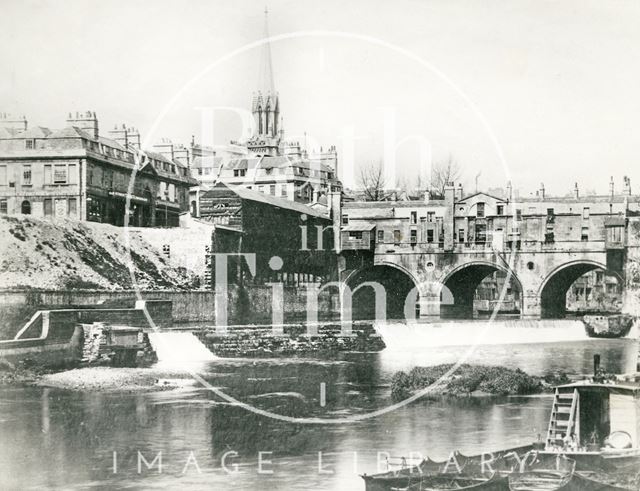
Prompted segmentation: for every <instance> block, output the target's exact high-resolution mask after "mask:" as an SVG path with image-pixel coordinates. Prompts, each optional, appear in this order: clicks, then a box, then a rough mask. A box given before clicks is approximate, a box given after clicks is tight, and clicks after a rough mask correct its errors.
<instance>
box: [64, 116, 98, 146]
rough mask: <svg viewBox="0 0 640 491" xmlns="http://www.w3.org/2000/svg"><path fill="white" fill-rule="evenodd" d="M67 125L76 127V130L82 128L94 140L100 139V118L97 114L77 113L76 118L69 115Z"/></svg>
mask: <svg viewBox="0 0 640 491" xmlns="http://www.w3.org/2000/svg"><path fill="white" fill-rule="evenodd" d="M67 124H68V125H69V126H75V127H76V128H80V129H81V130H84V131H86V132H87V133H88V134H89V135H90V136H91V138H93V139H96V140H97V139H98V136H99V132H98V118H97V116H96V113H95V112H91V111H87V112H84V113H79V112H76V113H75V116H74V114H72V113H69V117H68V118H67Z"/></svg>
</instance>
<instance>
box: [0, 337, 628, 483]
mask: <svg viewBox="0 0 640 491" xmlns="http://www.w3.org/2000/svg"><path fill="white" fill-rule="evenodd" d="M452 329H453V327H452ZM449 338H451V336H449ZM537 340H539V338H538V339H536V338H535V337H534V338H532V339H531V340H530V341H531V342H528V343H516V344H512V343H498V344H485V345H480V346H477V347H476V348H475V350H474V351H473V352H471V353H469V352H468V347H466V346H464V338H460V337H459V338H458V343H459V344H460V345H459V346H444V345H440V346H431V347H424V346H422V347H415V348H414V349H408V348H406V347H405V348H403V349H388V350H385V351H383V352H382V353H377V354H362V353H350V354H346V355H344V356H343V357H342V358H341V359H339V360H313V359H295V358H288V359H260V360H255V359H251V360H249V359H243V360H237V359H236V360H230V359H217V360H214V361H211V362H207V363H206V364H202V365H199V366H197V372H198V374H200V375H201V376H202V377H203V379H204V380H206V381H207V382H208V383H209V384H211V386H213V387H216V388H218V389H219V390H222V391H223V392H224V393H225V394H229V395H231V396H232V397H234V398H236V399H238V400H240V401H243V402H244V403H248V404H250V405H251V406H252V407H255V408H258V409H261V410H267V411H270V412H273V413H277V414H280V415H286V416H289V417H292V418H304V417H315V418H329V419H331V418H341V419H342V420H345V419H349V418H350V417H353V416H360V417H362V419H360V420H358V421H343V422H341V423H339V424H317V423H316V424H305V423H301V422H289V421H281V420H277V419H273V418H269V417H266V416H263V415H259V414H256V413H254V412H251V411H250V410H248V409H246V408H243V407H239V406H238V405H235V404H232V403H229V402H226V401H224V400H223V399H222V398H221V397H220V396H219V395H216V394H215V393H213V392H212V391H211V390H208V389H206V388H203V387H202V386H201V385H200V384H197V383H194V384H193V385H191V386H187V387H184V388H182V389H178V390H174V391H167V392H154V393H125V394H122V393H119V394H115V393H83V392H71V391H65V390H59V389H52V388H41V387H0V441H1V442H2V444H1V445H0V469H1V470H2V474H1V475H0V488H1V489H17V488H20V489H28V488H33V489H43V488H44V489H92V488H93V489H101V488H105V489H106V488H109V489H114V488H126V489H152V488H167V489H176V488H178V487H182V488H191V489H205V488H206V489H242V490H244V489H246V490H257V489H272V490H276V489H282V490H290V489H300V490H303V489H304V490H315V489H323V490H334V491H338V490H345V491H346V490H354V489H355V490H357V489H364V486H363V483H362V480H361V478H360V477H359V474H363V473H365V472H366V473H374V472H377V471H378V470H386V464H385V460H386V458H387V456H390V457H392V458H393V457H399V456H409V455H410V453H412V452H414V456H416V457H417V456H418V454H421V455H426V454H428V455H429V456H431V457H432V458H435V459H444V458H446V457H447V455H448V454H449V452H451V451H452V450H460V451H461V452H462V453H465V454H472V453H478V452H481V451H485V450H492V449H500V448H504V447H508V446H515V445H521V444H526V443H529V442H531V441H532V440H535V439H537V437H538V435H539V434H542V435H543V436H544V432H545V431H546V426H547V422H548V417H549V410H550V403H551V398H550V396H547V395H541V396H534V397H486V398H464V399H443V398H436V399H421V400H418V401H415V402H413V403H411V404H408V405H406V406H403V407H400V408H398V409H396V410H394V411H390V412H387V413H385V414H382V415H378V416H376V417H371V418H366V417H364V416H365V415H366V414H368V413H369V412H371V411H373V410H380V409H382V408H385V407H387V406H388V405H389V404H390V402H391V401H390V397H389V392H390V389H389V383H390V380H391V376H392V374H393V373H394V372H395V371H396V370H399V369H409V368H411V367H412V366H414V365H430V364H437V363H444V362H454V361H456V360H458V359H459V358H460V356H461V355H468V358H467V362H473V363H481V364H498V365H506V366H509V367H519V368H522V369H523V370H525V371H527V372H529V373H532V374H537V375H542V374H545V373H549V372H552V371H564V372H567V373H568V374H570V375H574V376H575V375H580V374H585V373H590V371H591V365H592V359H593V354H595V353H600V354H601V355H602V359H603V365H604V367H606V368H607V369H608V371H610V372H614V373H623V372H629V371H633V370H635V368H636V362H637V353H638V345H637V342H636V341H634V340H630V339H622V340H589V339H585V338H584V335H583V334H582V333H579V334H577V335H576V337H575V339H573V340H570V341H565V342H555V343H537V342H533V341H537ZM496 341H497V340H496ZM158 456H160V457H159V458H158V459H157V460H156V461H155V463H154V465H153V466H152V467H151V468H147V465H146V463H145V460H146V462H148V463H149V464H151V463H152V462H153V459H154V458H156V457H158ZM143 459H145V460H143ZM160 460H161V461H162V468H161V469H159V465H158V464H159V462H160ZM223 464H224V465H223ZM225 467H226V469H225ZM139 470H140V472H138V471H139Z"/></svg>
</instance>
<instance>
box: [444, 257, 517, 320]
mask: <svg viewBox="0 0 640 491" xmlns="http://www.w3.org/2000/svg"><path fill="white" fill-rule="evenodd" d="M495 272H501V273H504V276H503V277H502V278H503V280H502V281H510V282H511V286H512V292H511V295H510V296H509V297H508V298H505V299H504V303H503V304H502V307H503V309H502V310H507V311H509V312H511V313H512V314H516V315H518V316H519V315H520V313H521V312H522V291H523V290H522V284H521V283H520V280H519V279H518V277H517V276H516V275H515V273H514V272H513V270H511V269H510V268H508V267H507V266H504V265H501V264H497V263H493V262H489V261H471V262H467V263H464V264H462V265H460V266H458V267H456V268H454V269H453V270H452V271H450V272H449V273H448V274H447V275H446V276H445V277H444V278H443V280H442V281H441V285H442V289H443V290H444V289H445V288H446V289H448V291H450V292H451V294H452V295H453V302H442V297H441V304H440V317H441V318H443V319H473V318H474V300H475V297H476V290H477V289H478V287H479V286H480V284H481V283H482V281H483V280H484V279H485V278H487V277H489V276H490V275H492V274H493V273H495ZM496 281H497V280H496ZM507 286H508V285H506V284H504V283H503V285H502V286H499V287H498V291H497V295H498V298H500V294H501V291H500V290H501V289H502V287H505V288H506V287H507ZM496 307H498V308H499V307H500V305H498V304H496V303H495V301H487V309H488V311H489V312H492V311H493V310H494V308H496ZM505 307H506V308H505Z"/></svg>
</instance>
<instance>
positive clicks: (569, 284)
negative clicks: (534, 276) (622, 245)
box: [540, 261, 623, 319]
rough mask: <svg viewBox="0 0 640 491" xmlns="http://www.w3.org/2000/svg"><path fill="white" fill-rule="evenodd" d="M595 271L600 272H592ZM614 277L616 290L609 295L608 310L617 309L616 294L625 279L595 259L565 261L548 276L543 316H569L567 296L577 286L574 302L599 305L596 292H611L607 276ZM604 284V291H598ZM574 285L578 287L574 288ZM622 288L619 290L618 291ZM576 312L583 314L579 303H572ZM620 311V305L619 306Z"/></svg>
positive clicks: (543, 293)
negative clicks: (608, 271) (607, 270)
mask: <svg viewBox="0 0 640 491" xmlns="http://www.w3.org/2000/svg"><path fill="white" fill-rule="evenodd" d="M592 272H596V273H598V274H597V275H592V274H591V273H592ZM607 277H609V278H614V279H615V285H616V291H615V292H614V295H613V296H609V298H610V308H609V310H616V307H614V299H615V294H616V293H620V294H621V288H622V284H623V283H622V280H621V279H620V278H618V277H617V275H615V274H607V272H606V267H605V266H604V265H603V264H599V263H597V262H592V261H577V262H574V263H569V264H565V265H563V266H560V267H559V268H557V269H556V270H555V271H553V272H552V273H551V274H549V276H547V278H546V279H545V281H544V283H543V284H542V287H541V288H540V309H541V317H542V318H543V319H562V318H564V317H567V315H568V314H569V309H568V307H567V297H568V295H567V294H568V293H569V292H570V290H572V289H574V290H575V291H576V294H574V295H573V299H572V304H575V303H576V301H577V300H583V301H584V303H586V304H589V305H591V306H592V307H594V308H597V305H598V303H599V298H598V297H597V295H599V294H600V293H602V294H603V295H609V293H610V292H609V293H608V292H607V281H606V280H605V278H607ZM600 286H602V292H600V291H599V288H600ZM574 287H575V288H574ZM618 288H620V290H618ZM572 310H573V313H576V314H578V313H580V310H581V309H580V307H579V305H578V306H576V305H574V306H573V309H572ZM618 310H619V308H618Z"/></svg>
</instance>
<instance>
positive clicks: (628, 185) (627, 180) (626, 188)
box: [622, 176, 631, 196]
mask: <svg viewBox="0 0 640 491" xmlns="http://www.w3.org/2000/svg"><path fill="white" fill-rule="evenodd" d="M622 193H623V194H624V195H626V196H631V178H630V177H627V176H624V189H623V191H622Z"/></svg>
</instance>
